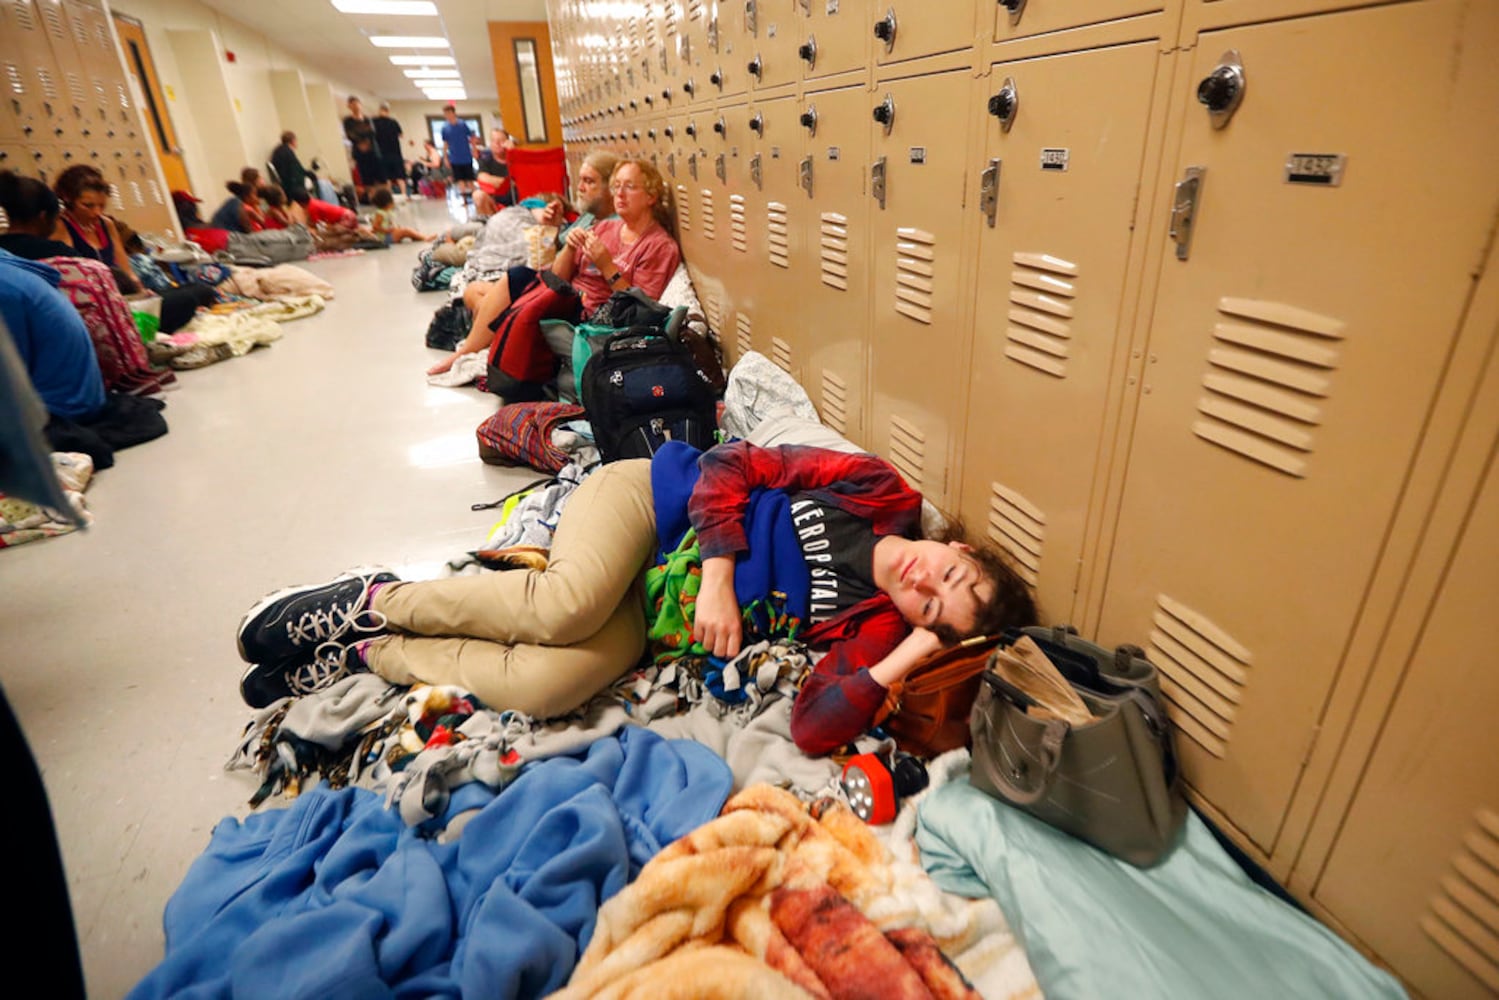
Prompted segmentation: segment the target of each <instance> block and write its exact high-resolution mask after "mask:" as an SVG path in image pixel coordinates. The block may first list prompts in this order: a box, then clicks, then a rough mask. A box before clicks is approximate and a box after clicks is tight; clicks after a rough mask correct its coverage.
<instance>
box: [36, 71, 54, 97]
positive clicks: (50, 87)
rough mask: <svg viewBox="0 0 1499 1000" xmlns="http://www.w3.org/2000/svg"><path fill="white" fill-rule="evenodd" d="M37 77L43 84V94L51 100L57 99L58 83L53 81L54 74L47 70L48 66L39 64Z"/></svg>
mask: <svg viewBox="0 0 1499 1000" xmlns="http://www.w3.org/2000/svg"><path fill="white" fill-rule="evenodd" d="M36 78H37V80H38V82H40V83H41V85H42V96H43V97H45V98H47V100H49V101H55V100H57V85H56V84H55V83H53V82H52V74H51V73H49V72H47V67H45V66H38V67H37V68H36Z"/></svg>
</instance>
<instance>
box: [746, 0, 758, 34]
mask: <svg viewBox="0 0 1499 1000" xmlns="http://www.w3.org/2000/svg"><path fill="white" fill-rule="evenodd" d="M744 30H745V31H748V32H749V33H750V37H751V38H753V37H755V36H756V35H758V34H759V33H760V28H759V26H758V19H757V18H756V17H755V0H744Z"/></svg>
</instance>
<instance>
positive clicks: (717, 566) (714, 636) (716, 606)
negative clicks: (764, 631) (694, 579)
mask: <svg viewBox="0 0 1499 1000" xmlns="http://www.w3.org/2000/svg"><path fill="white" fill-rule="evenodd" d="M743 628H744V621H743V617H742V616H741V615H740V613H739V598H738V597H736V596H735V594H734V557H733V556H714V557H712V558H711V559H704V560H703V582H702V586H700V587H699V588H698V592H697V604H696V605H695V606H694V608H693V615H692V638H693V639H694V640H696V641H697V642H699V643H701V644H702V646H703V648H704V649H706V650H707V651H708V652H710V653H712V654H713V655H714V656H717V657H721V658H723V659H732V658H733V657H735V656H738V655H739V643H740V640H741V639H742V637H743Z"/></svg>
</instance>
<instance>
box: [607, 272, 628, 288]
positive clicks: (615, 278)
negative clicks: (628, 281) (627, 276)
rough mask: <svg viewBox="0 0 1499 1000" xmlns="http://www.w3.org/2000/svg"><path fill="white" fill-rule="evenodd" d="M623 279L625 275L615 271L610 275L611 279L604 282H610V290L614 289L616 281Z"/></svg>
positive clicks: (608, 278)
mask: <svg viewBox="0 0 1499 1000" xmlns="http://www.w3.org/2000/svg"><path fill="white" fill-rule="evenodd" d="M622 277H624V275H622V274H620V273H619V272H618V271H615V272H614V273H613V274H611V275H609V277H607V278H605V279H604V280H605V281H607V282H609V287H610V288H613V287H614V283H615V282H616V281H618V280H619V279H620V278H622Z"/></svg>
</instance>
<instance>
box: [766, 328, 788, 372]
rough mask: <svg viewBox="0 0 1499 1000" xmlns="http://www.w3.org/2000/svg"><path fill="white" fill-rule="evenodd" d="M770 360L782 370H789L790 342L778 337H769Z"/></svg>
mask: <svg viewBox="0 0 1499 1000" xmlns="http://www.w3.org/2000/svg"><path fill="white" fill-rule="evenodd" d="M770 360H772V361H774V362H775V364H776V367H777V368H779V369H781V371H783V372H788V373H789V372H790V371H791V342H790V341H789V340H784V339H782V338H780V337H771V338H770Z"/></svg>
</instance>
